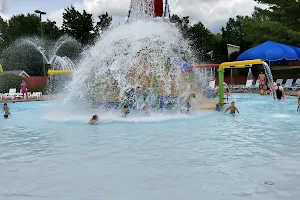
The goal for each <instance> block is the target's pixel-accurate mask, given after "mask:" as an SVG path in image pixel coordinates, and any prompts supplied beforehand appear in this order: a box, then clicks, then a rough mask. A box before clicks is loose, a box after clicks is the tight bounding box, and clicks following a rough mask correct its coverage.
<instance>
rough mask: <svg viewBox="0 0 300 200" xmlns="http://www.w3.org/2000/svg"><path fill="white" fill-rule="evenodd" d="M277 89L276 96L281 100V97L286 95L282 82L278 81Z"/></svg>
mask: <svg viewBox="0 0 300 200" xmlns="http://www.w3.org/2000/svg"><path fill="white" fill-rule="evenodd" d="M275 91H276V97H277V99H278V100H281V98H282V97H284V96H285V93H284V89H283V87H282V86H281V85H280V83H277V85H276V86H275Z"/></svg>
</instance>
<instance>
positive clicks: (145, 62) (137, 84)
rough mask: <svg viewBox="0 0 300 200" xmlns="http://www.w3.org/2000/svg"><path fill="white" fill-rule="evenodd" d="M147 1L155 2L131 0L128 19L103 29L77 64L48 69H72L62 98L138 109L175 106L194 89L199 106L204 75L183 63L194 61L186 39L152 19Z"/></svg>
mask: <svg viewBox="0 0 300 200" xmlns="http://www.w3.org/2000/svg"><path fill="white" fill-rule="evenodd" d="M149 3H150V4H153V5H154V1H151V0H150V1H144V3H143V2H142V3H141V2H140V1H132V3H131V16H130V18H129V20H128V21H127V22H126V23H125V24H123V25H120V26H118V27H115V28H113V29H112V30H110V31H108V32H106V33H105V34H104V35H103V37H102V38H101V39H99V40H98V41H97V42H96V44H95V45H94V46H93V47H91V48H90V49H89V50H87V51H86V52H85V55H86V56H85V57H84V58H83V59H82V60H81V61H80V62H79V63H78V65H77V66H78V68H77V69H75V70H72V71H71V70H60V71H59V70H49V72H48V73H49V75H51V76H54V75H58V74H67V73H72V81H71V83H69V84H68V85H67V89H68V91H69V92H68V93H67V95H66V99H65V101H74V100H75V101H76V100H85V101H86V100H87V101H92V103H93V104H97V105H99V106H100V107H103V108H107V107H110V108H111V107H114V108H119V107H120V106H122V105H125V104H126V105H129V106H130V107H131V108H137V109H139V108H140V106H141V105H144V104H146V105H147V106H149V107H151V108H157V109H161V108H168V109H172V108H174V109H178V106H180V104H181V100H182V99H183V98H185V96H186V95H189V94H192V93H194V94H196V98H195V99H193V104H194V105H193V108H195V109H199V108H200V107H201V106H200V105H201V102H203V101H204V100H205V99H204V98H203V95H202V93H203V90H204V88H205V87H206V86H205V85H207V84H206V83H204V82H203V80H204V79H201V78H200V77H206V76H207V74H203V73H201V72H200V71H199V70H198V71H197V69H198V68H194V69H193V67H192V65H191V64H189V63H188V61H192V60H195V57H194V55H193V51H192V50H191V47H190V45H189V42H188V41H187V40H185V39H184V38H183V36H182V34H181V32H180V31H179V29H178V28H177V27H176V26H175V25H174V24H172V23H170V21H169V20H167V19H165V18H164V17H157V18H155V16H157V14H155V12H157V10H155V9H154V6H150V7H149ZM147 6H148V7H147ZM160 13H161V14H162V13H163V12H160ZM161 14H160V15H161ZM191 69H192V70H191Z"/></svg>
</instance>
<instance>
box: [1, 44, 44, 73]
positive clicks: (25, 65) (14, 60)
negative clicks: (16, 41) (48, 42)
mask: <svg viewBox="0 0 300 200" xmlns="http://www.w3.org/2000/svg"><path fill="white" fill-rule="evenodd" d="M1 58H2V63H1V64H2V66H3V70H4V71H12V70H24V71H25V72H27V73H28V74H29V75H30V76H42V75H43V60H42V56H41V54H40V53H39V52H38V51H37V50H36V49H35V48H34V47H33V46H30V45H29V46H23V48H20V46H18V45H11V46H9V47H8V48H7V49H5V50H4V51H3V53H2V55H1Z"/></svg>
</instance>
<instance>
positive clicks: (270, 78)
mask: <svg viewBox="0 0 300 200" xmlns="http://www.w3.org/2000/svg"><path fill="white" fill-rule="evenodd" d="M263 66H264V69H265V74H266V76H267V79H268V83H269V87H270V90H271V91H272V94H273V97H274V99H275V94H276V93H275V87H274V80H273V75H272V72H271V69H270V67H269V65H268V64H267V63H266V62H264V64H263Z"/></svg>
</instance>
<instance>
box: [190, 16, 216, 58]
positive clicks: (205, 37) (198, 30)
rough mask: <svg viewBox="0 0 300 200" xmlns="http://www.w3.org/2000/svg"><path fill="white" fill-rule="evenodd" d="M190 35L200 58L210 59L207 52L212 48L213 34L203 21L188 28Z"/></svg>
mask: <svg viewBox="0 0 300 200" xmlns="http://www.w3.org/2000/svg"><path fill="white" fill-rule="evenodd" d="M188 36H189V39H190V40H191V44H192V47H193V49H194V51H195V53H196V55H197V56H198V58H200V59H201V60H202V61H205V60H207V59H209V58H208V57H207V52H208V51H210V50H212V46H213V45H212V44H213V34H212V33H211V32H210V31H209V30H208V29H207V28H206V27H205V26H204V25H203V24H202V23H201V22H198V23H197V24H194V25H193V26H192V27H190V28H189V29H188Z"/></svg>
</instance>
